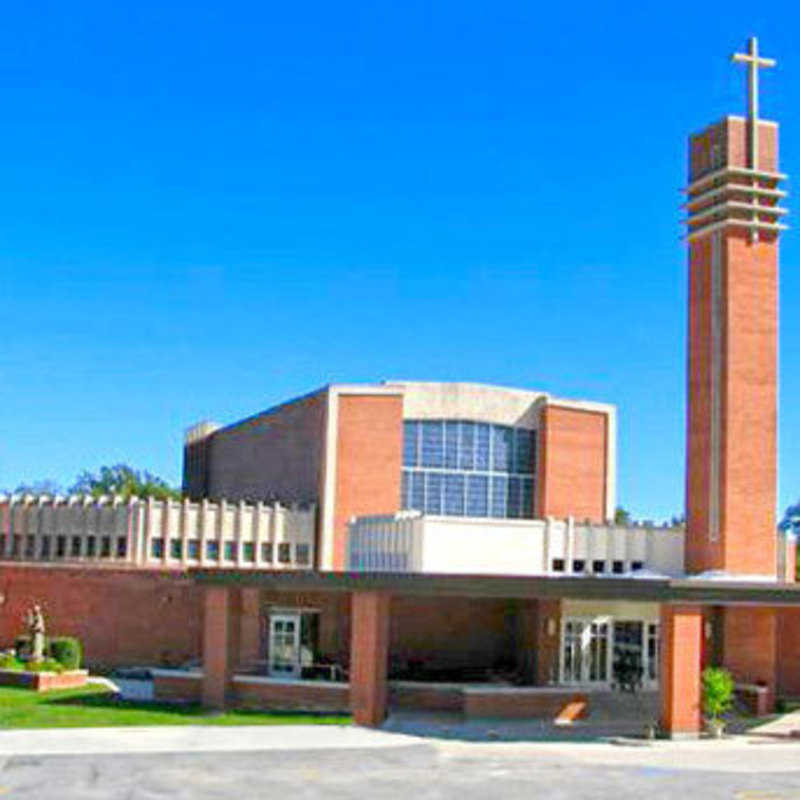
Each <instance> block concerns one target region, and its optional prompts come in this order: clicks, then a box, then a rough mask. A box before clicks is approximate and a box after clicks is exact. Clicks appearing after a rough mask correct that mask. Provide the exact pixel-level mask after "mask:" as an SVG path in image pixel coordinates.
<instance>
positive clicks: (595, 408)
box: [545, 395, 617, 414]
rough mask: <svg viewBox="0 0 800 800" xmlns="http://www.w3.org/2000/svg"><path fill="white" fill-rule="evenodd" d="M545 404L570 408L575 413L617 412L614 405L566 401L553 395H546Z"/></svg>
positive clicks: (588, 401)
mask: <svg viewBox="0 0 800 800" xmlns="http://www.w3.org/2000/svg"><path fill="white" fill-rule="evenodd" d="M545 403H546V404H547V405H548V406H556V407H558V408H569V409H572V410H573V411H590V412H593V413H596V414H608V413H609V412H611V411H614V412H616V408H617V407H616V406H615V405H614V404H613V403H600V402H597V401H595V400H566V399H564V398H563V397H552V396H551V395H545Z"/></svg>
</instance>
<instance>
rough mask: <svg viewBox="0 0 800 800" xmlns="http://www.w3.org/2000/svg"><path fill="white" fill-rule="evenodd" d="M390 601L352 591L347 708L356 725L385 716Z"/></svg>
mask: <svg viewBox="0 0 800 800" xmlns="http://www.w3.org/2000/svg"><path fill="white" fill-rule="evenodd" d="M389 601H390V597H389V595H388V594H386V593H384V592H354V593H353V597H352V608H351V612H350V613H351V620H352V622H351V634H350V709H351V711H352V713H353V721H354V722H355V723H356V724H357V725H366V726H368V727H371V728H375V727H377V726H378V725H380V724H381V723H382V722H383V720H384V719H385V717H386V697H387V693H388V687H387V683H386V673H387V668H388V658H389Z"/></svg>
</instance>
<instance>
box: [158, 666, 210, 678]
mask: <svg viewBox="0 0 800 800" xmlns="http://www.w3.org/2000/svg"><path fill="white" fill-rule="evenodd" d="M150 674H151V675H152V676H153V677H154V678H194V679H197V678H202V677H203V670H201V669H163V668H159V669H151V670H150Z"/></svg>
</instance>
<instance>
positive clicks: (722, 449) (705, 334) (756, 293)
mask: <svg viewBox="0 0 800 800" xmlns="http://www.w3.org/2000/svg"><path fill="white" fill-rule="evenodd" d="M759 137H760V138H759V141H760V150H761V162H760V164H759V166H760V168H761V169H766V170H774V169H776V168H777V127H776V126H774V125H770V124H765V123H762V124H761V125H760V128H759ZM745 152H746V125H745V122H744V120H741V119H737V118H730V117H729V118H727V119H726V120H724V121H723V122H721V123H718V124H717V125H713V126H711V127H710V128H709V129H707V130H706V131H704V132H703V133H701V134H698V135H697V136H694V137H692V138H691V140H690V181H691V180H694V179H695V178H697V177H700V176H702V175H703V174H704V173H705V172H708V171H709V170H710V169H712V168H719V167H720V166H724V165H731V166H745V164H746V161H745ZM715 159H716V160H715ZM777 302H778V243H777V238H776V236H775V235H774V234H765V233H762V234H760V240H759V241H757V242H752V241H751V239H750V233H749V232H748V231H745V230H741V229H735V228H728V229H725V230H722V231H718V232H716V233H710V234H707V235H704V236H702V237H700V238H698V239H696V240H694V241H692V242H691V244H690V247H689V320H688V322H689V351H688V409H689V410H688V419H687V473H686V507H687V525H688V536H687V549H686V565H687V570H688V571H689V572H702V571H704V570H724V571H727V572H730V573H738V574H743V575H747V574H760V575H769V574H775V569H776V557H777V553H776V536H775V505H776V494H775V492H776V488H775V487H776V388H777V335H778V332H777ZM715 309H716V311H715ZM715 387H716V388H715ZM715 398H716V400H715Z"/></svg>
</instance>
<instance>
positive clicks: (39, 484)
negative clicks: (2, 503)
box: [14, 478, 64, 495]
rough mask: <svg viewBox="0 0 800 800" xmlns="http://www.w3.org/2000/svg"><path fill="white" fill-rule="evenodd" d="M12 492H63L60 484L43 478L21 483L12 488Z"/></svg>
mask: <svg viewBox="0 0 800 800" xmlns="http://www.w3.org/2000/svg"><path fill="white" fill-rule="evenodd" d="M14 494H51V495H52V494H64V489H63V488H62V486H61V484H59V483H58V482H56V481H53V480H50V479H49V478H45V479H44V480H41V481H33V482H32V483H21V484H19V486H17V488H16V489H14Z"/></svg>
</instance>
